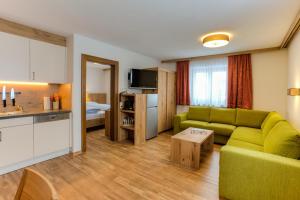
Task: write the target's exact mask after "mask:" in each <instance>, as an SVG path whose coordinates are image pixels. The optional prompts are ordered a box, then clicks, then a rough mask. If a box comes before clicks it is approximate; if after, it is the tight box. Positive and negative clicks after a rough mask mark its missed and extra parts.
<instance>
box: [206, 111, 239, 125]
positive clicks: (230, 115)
mask: <svg viewBox="0 0 300 200" xmlns="http://www.w3.org/2000/svg"><path fill="white" fill-rule="evenodd" d="M235 117H236V109H230V108H211V111H210V122H216V123H221V124H231V125H235Z"/></svg>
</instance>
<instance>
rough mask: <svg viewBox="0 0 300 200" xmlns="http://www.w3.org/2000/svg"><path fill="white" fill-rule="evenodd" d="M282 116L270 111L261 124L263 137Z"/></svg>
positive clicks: (281, 119)
mask: <svg viewBox="0 0 300 200" xmlns="http://www.w3.org/2000/svg"><path fill="white" fill-rule="evenodd" d="M283 120H284V118H283V117H282V116H281V115H280V114H279V113H277V112H270V113H269V114H268V116H267V117H266V119H265V120H264V122H263V123H262V125H261V129H262V134H263V138H264V139H265V138H266V136H267V135H268V133H269V132H270V130H271V129H272V128H273V127H274V126H275V125H276V124H277V123H278V122H280V121H283Z"/></svg>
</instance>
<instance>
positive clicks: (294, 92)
mask: <svg viewBox="0 0 300 200" xmlns="http://www.w3.org/2000/svg"><path fill="white" fill-rule="evenodd" d="M288 95H289V96H300V88H289V89H288Z"/></svg>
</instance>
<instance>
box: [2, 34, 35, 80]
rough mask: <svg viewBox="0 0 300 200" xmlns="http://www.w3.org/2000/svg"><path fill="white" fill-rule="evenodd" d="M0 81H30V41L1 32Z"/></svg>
mask: <svg viewBox="0 0 300 200" xmlns="http://www.w3.org/2000/svg"><path fill="white" fill-rule="evenodd" d="M0 44H1V45H0V69H1V72H0V80H5V81H29V39H26V38H24V37H20V36H15V35H12V34H8V33H3V32H0Z"/></svg>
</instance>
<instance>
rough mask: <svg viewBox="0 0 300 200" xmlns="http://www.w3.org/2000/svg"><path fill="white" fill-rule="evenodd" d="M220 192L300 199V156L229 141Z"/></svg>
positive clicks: (248, 199) (246, 199)
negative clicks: (239, 144) (233, 144)
mask: <svg viewBox="0 0 300 200" xmlns="http://www.w3.org/2000/svg"><path fill="white" fill-rule="evenodd" d="M219 194H220V196H221V197H225V198H226V199H240V200H252V199H253V200H254V199H255V200H259V199H262V200H273V199H276V200H279V199H289V200H296V199H300V160H295V159H291V158H286V157H282V156H278V155H273V154H268V153H264V152H259V151H252V150H248V149H243V148H239V147H233V146H229V145H226V146H224V147H223V148H222V149H221V153H220V174H219Z"/></svg>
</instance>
